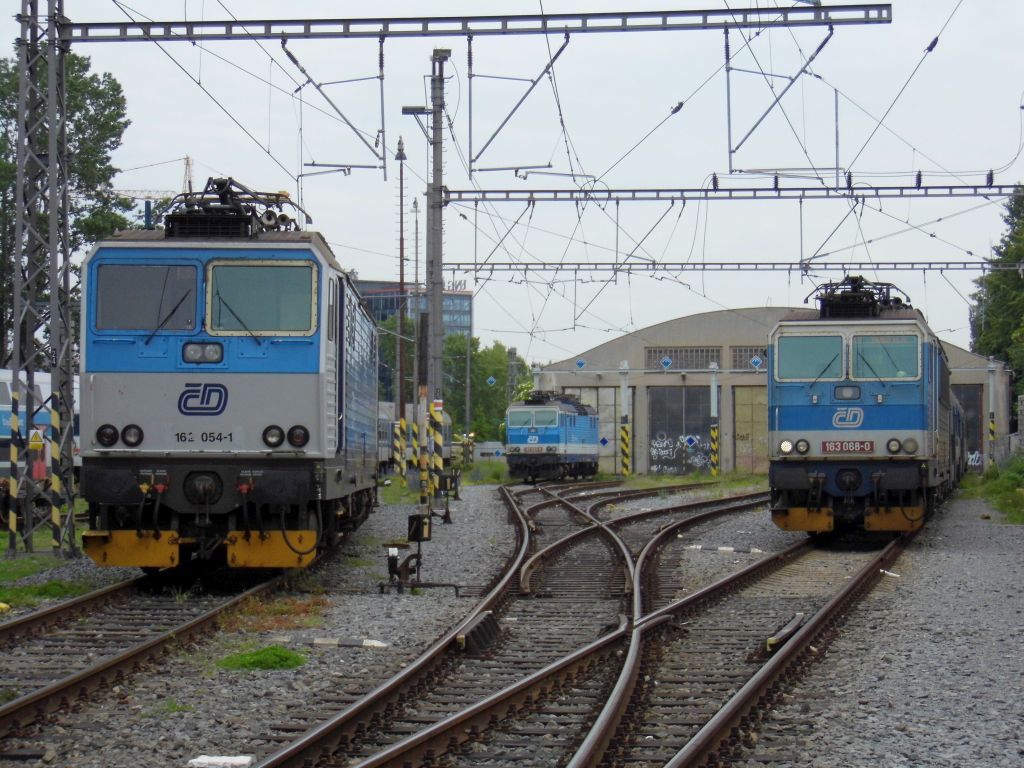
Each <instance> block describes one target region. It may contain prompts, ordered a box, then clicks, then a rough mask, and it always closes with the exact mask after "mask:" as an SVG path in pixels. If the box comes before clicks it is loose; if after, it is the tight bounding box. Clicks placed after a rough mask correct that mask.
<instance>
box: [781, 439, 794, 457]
mask: <svg viewBox="0 0 1024 768" xmlns="http://www.w3.org/2000/svg"><path fill="white" fill-rule="evenodd" d="M792 452H793V441H792V440H783V441H782V442H781V443H779V453H781V454H783V455H784V456H789V454H791V453H792Z"/></svg>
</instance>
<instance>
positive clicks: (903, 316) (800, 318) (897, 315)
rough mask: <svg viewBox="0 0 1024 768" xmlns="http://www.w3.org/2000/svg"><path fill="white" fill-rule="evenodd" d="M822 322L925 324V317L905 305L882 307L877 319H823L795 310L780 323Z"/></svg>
mask: <svg viewBox="0 0 1024 768" xmlns="http://www.w3.org/2000/svg"><path fill="white" fill-rule="evenodd" d="M817 320H820V321H821V322H823V323H857V322H864V323H868V322H879V321H885V320H917V321H919V322H921V323H924V316H923V315H922V314H921V312H920V311H919V310H917V309H914V308H913V307H910V306H907V305H903V306H901V307H894V308H888V307H882V308H880V309H879V313H878V315H876V316H875V317H827V318H823V317H822V316H821V314H820V313H819V312H818V310H816V309H794V310H793V311H792V312H790V313H789V314H786V315H783V316H782V317H781V318H780V319H779V322H780V323H789V322H810V321H817Z"/></svg>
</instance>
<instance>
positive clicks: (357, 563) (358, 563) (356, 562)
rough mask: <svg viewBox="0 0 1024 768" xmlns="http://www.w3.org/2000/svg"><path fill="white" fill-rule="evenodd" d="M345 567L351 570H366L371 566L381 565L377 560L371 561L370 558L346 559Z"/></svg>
mask: <svg viewBox="0 0 1024 768" xmlns="http://www.w3.org/2000/svg"><path fill="white" fill-rule="evenodd" d="M345 565H347V566H349V567H350V568H366V567H367V566H371V565H380V563H379V562H377V561H376V560H371V559H370V558H368V557H351V556H350V557H346V558H345Z"/></svg>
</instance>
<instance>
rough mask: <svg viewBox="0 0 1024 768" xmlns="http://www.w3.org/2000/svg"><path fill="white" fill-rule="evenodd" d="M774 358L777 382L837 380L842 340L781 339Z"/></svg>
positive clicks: (812, 338) (819, 338)
mask: <svg viewBox="0 0 1024 768" xmlns="http://www.w3.org/2000/svg"><path fill="white" fill-rule="evenodd" d="M775 357H776V363H775V376H776V378H777V379H779V380H780V381H797V380H804V379H809V380H811V381H818V380H821V379H840V378H842V376H843V362H844V361H843V337H842V336H780V337H779V339H778V341H777V342H776V346H775Z"/></svg>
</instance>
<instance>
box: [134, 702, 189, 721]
mask: <svg viewBox="0 0 1024 768" xmlns="http://www.w3.org/2000/svg"><path fill="white" fill-rule="evenodd" d="M194 711H195V707H193V706H192V705H191V704H181V703H179V702H177V701H175V700H174V699H164V701H163V703H162V704H160V706H158V707H155V708H153V709H149V710H146V711H145V712H143V713H142V716H143V717H162V716H163V715H173V714H175V713H176V712H194Z"/></svg>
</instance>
